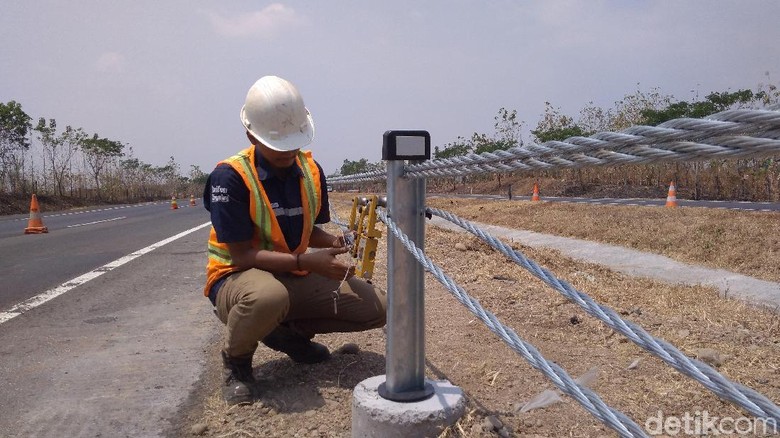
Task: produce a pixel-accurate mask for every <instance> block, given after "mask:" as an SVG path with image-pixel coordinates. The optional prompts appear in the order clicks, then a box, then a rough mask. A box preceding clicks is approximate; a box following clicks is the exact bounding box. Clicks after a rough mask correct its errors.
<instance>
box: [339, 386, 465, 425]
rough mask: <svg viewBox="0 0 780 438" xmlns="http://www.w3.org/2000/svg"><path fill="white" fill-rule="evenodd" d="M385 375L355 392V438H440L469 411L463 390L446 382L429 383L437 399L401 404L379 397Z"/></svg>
mask: <svg viewBox="0 0 780 438" xmlns="http://www.w3.org/2000/svg"><path fill="white" fill-rule="evenodd" d="M385 380H386V378H385V376H384V375H381V376H374V377H370V378H368V379H366V380H364V381H362V382H360V383H358V385H357V386H356V387H355V390H354V391H353V393H352V436H353V437H355V438H364V437H377V438H396V437H397V438H408V437H437V436H439V434H440V433H441V431H442V430H444V429H445V428H446V427H447V426H450V425H452V424H455V422H456V421H458V419H459V418H460V417H461V416H463V414H464V413H465V411H466V399H465V397H464V396H463V391H462V390H461V389H460V388H458V387H457V386H454V385H452V384H451V383H450V382H448V381H446V380H442V381H434V380H427V379H426V380H425V381H426V382H428V383H430V384H431V385H432V386H433V396H431V397H429V398H427V399H425V400H422V401H417V402H409V403H400V402H394V401H390V400H386V399H384V398H382V397H380V396H379V392H378V390H379V385H380V384H382V383H384V382H385Z"/></svg>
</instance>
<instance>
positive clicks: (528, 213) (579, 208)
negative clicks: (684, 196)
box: [428, 198, 780, 281]
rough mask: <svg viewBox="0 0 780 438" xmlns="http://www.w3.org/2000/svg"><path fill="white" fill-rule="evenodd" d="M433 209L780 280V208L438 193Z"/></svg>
mask: <svg viewBox="0 0 780 438" xmlns="http://www.w3.org/2000/svg"><path fill="white" fill-rule="evenodd" d="M428 205H429V206H431V207H437V208H441V209H443V210H447V211H450V212H452V213H455V214H457V215H458V216H461V217H464V218H466V219H471V220H479V221H480V222H485V223H490V224H494V225H501V226H505V227H509V228H516V229H522V230H529V231H536V232H539V233H545V234H553V235H557V236H565V237H574V238H578V239H585V240H592V241H595V242H602V243H609V244H613V245H619V246H624V247H628V248H633V249H637V250H641V251H647V252H652V253H656V254H662V255H665V256H667V257H671V258H673V259H675V260H680V261H683V262H688V263H694V264H699V265H703V266H708V267H713V268H721V269H727V270H731V271H734V272H738V273H740V274H744V275H749V276H753V277H756V278H760V279H763V280H769V281H780V213H777V212H769V213H767V212H746V211H745V212H743V211H731V210H715V209H706V208H677V209H668V208H661V207H637V206H612V205H587V204H566V203H557V202H542V203H531V202H504V201H475V200H463V199H446V198H434V199H429V200H428Z"/></svg>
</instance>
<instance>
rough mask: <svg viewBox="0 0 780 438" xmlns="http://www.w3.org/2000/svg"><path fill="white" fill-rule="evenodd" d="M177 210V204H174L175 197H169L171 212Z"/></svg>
mask: <svg viewBox="0 0 780 438" xmlns="http://www.w3.org/2000/svg"><path fill="white" fill-rule="evenodd" d="M178 208H179V204H178V203H177V202H176V196H173V197H171V210H176V209H178Z"/></svg>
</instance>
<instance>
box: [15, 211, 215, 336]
mask: <svg viewBox="0 0 780 438" xmlns="http://www.w3.org/2000/svg"><path fill="white" fill-rule="evenodd" d="M208 225H211V222H206V223H205V224H202V225H198V226H197V227H194V228H190V229H189V230H187V231H182V232H181V233H179V234H177V235H175V236H171V237H169V238H167V239H164V240H161V241H159V242H157V243H153V244H151V245H149V246H147V247H146V248H143V249H139V250H138V251H136V252H134V253H130V254H128V255H126V256H124V257H120V258H118V259H116V260H114V261H113V262H110V263H108V264H106V265H103V266H101V267H99V268H97V269H95V270H93V271H90V272H87V273H86V274H84V275H82V276H79V277H76V278H74V279H72V280H69V281H66V282H65V283H62V284H61V285H59V286H57V287H55V288H53V289H49V290H47V291H46V292H43V293H41V294H38V295H36V296H34V297H32V298H29V299H27V300H24V301H22V302H21V303H19V304H17V305H15V306H13V307H11V308H10V309H8V310H6V311H5V312H0V324H3V323H4V322H7V321H10V320H11V319H13V318H15V317H17V316H19V315H21V314H22V313H24V312H26V311H28V310H30V309H34V308H36V307H38V306H40V305H41V304H43V303H45V302H47V301H50V300H53V299H54V298H57V297H58V296H60V295H62V294H64V293H65V292H67V291H69V290H71V289H73V288H74V287H76V286H80V285H82V284H84V283H86V282H88V281H89V280H92V279H94V278H97V277H100V276H101V275H103V274H105V273H106V272H108V271H111V270H112V269H114V268H118V267H120V266H122V265H124V264H125V263H127V262H129V261H131V260H133V259H135V258H137V257H140V256H142V255H144V254H146V253H148V252H150V251H154V250H155V249H157V248H159V247H161V246H163V245H165V244H167V243H171V242H173V241H174V240H176V239H179V238H181V237H184V236H186V235H187V234H190V233H193V232H195V231H198V230H200V229H201V228H203V227H206V226H208Z"/></svg>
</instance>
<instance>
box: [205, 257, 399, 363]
mask: <svg viewBox="0 0 780 438" xmlns="http://www.w3.org/2000/svg"><path fill="white" fill-rule="evenodd" d="M339 283H340V281H339V280H331V279H328V278H325V277H323V276H321V275H318V274H314V273H311V274H309V275H306V276H304V277H299V276H295V275H292V274H286V273H285V274H272V273H270V272H267V271H262V270H260V269H249V270H246V271H242V272H236V273H234V274H231V275H230V276H229V277H228V278H227V279H226V280H225V282H224V283H223V284H222V286H221V287H220V289H219V293H217V299H216V310H217V316H218V317H219V319H220V320H221V321H222V322H223V323H224V324H225V325H226V326H227V340H226V341H225V352H226V353H227V354H228V355H229V356H232V357H246V356H251V355H253V354H254V352H255V349H256V348H257V343H258V342H260V341H262V340H263V338H265V336H266V335H267V334H269V333H271V331H273V330H274V329H275V328H276V326H278V325H279V324H280V323H283V322H290V323H291V325H293V326H294V327H295V329H296V330H297V331H299V332H301V333H302V334H303V335H304V336H309V337H313V336H314V335H315V334H319V333H333V332H358V331H363V330H369V329H373V328H379V327H382V326H384V325H385V316H386V310H385V309H386V306H387V298H386V296H385V292H384V291H382V290H381V289H379V288H377V287H374V286H373V285H372V284H369V283H366V282H365V281H364V280H361V279H358V278H354V277H353V278H351V279H349V280H348V281H345V282H344V284H342V285H341V288H340V290H339V298H338V300H337V303H336V304H337V308H336V309H334V307H333V293H332V292H333V291H334V290H335V289H336V288H338V287H339Z"/></svg>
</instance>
